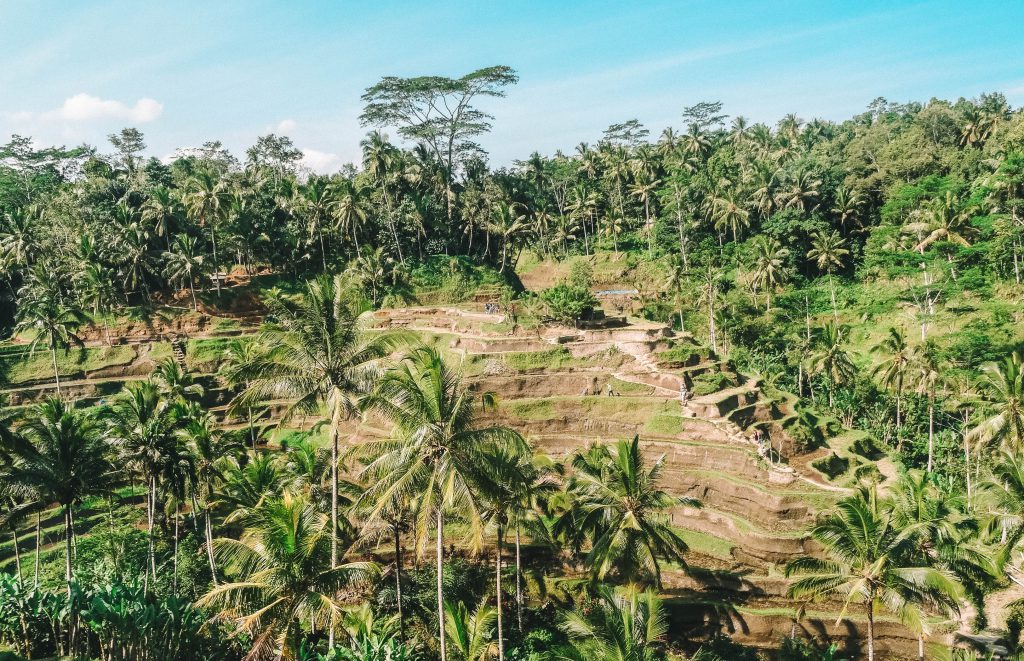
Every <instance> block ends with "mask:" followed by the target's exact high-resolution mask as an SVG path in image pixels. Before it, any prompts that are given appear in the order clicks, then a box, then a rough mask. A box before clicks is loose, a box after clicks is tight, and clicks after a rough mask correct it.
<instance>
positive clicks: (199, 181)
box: [182, 170, 230, 296]
mask: <svg viewBox="0 0 1024 661" xmlns="http://www.w3.org/2000/svg"><path fill="white" fill-rule="evenodd" d="M229 200H230V192H229V190H228V188H227V185H226V184H225V183H224V182H223V181H221V180H220V179H219V178H218V177H217V175H216V174H214V173H212V172H208V171H205V170H200V171H199V172H196V173H195V175H193V177H192V178H191V179H189V180H188V182H187V183H186V185H185V193H184V196H183V198H182V202H184V204H185V209H186V211H188V213H189V214H190V215H191V216H192V218H193V219H194V220H195V221H196V222H197V223H198V224H199V226H200V227H206V226H209V229H210V242H211V244H212V246H213V282H214V284H215V285H216V287H217V295H218V296H220V260H219V259H218V258H217V224H218V222H219V221H220V219H221V217H222V216H223V214H224V212H225V211H226V210H227V207H228V202H229Z"/></svg>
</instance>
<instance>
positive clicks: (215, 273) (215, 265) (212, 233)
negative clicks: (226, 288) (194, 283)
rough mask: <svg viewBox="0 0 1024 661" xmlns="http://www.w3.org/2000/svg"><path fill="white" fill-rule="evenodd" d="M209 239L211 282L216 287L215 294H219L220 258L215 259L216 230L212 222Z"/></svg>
mask: <svg viewBox="0 0 1024 661" xmlns="http://www.w3.org/2000/svg"><path fill="white" fill-rule="evenodd" d="M210 241H211V243H213V284H214V285H215V286H216V287H217V296H218V297H219V296H220V260H218V259H217V231H216V228H214V226H213V223H210Z"/></svg>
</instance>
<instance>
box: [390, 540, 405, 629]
mask: <svg viewBox="0 0 1024 661" xmlns="http://www.w3.org/2000/svg"><path fill="white" fill-rule="evenodd" d="M392 530H393V531H394V533H395V603H396V604H397V605H398V637H399V640H401V641H402V642H403V643H404V642H405V612H404V611H403V610H402V531H401V528H400V527H399V524H398V523H396V524H395V525H394V526H392Z"/></svg>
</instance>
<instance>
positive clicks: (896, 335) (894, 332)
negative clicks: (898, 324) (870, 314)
mask: <svg viewBox="0 0 1024 661" xmlns="http://www.w3.org/2000/svg"><path fill="white" fill-rule="evenodd" d="M875 350H876V351H878V352H879V353H881V354H882V362H880V363H879V364H878V365H877V366H876V367H875V375H876V376H878V377H879V378H880V379H881V381H882V385H883V386H884V387H886V388H892V389H894V390H895V391H896V428H897V429H899V427H900V425H901V423H902V417H901V414H902V404H903V386H904V384H905V382H906V381H907V378H908V375H909V372H910V368H911V366H912V365H913V362H914V351H913V349H912V348H911V347H910V345H908V344H907V339H906V337H905V336H904V334H903V331H902V330H901V329H899V328H895V327H892V328H890V329H889V333H888V334H887V335H886V336H885V338H884V339H883V340H882V341H881V342H880V343H879V344H878V346H877V347H875Z"/></svg>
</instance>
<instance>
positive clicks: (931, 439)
mask: <svg viewBox="0 0 1024 661" xmlns="http://www.w3.org/2000/svg"><path fill="white" fill-rule="evenodd" d="M934 457H935V400H934V399H933V398H932V397H929V398H928V472H929V473H931V472H932V464H933V463H934Z"/></svg>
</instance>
